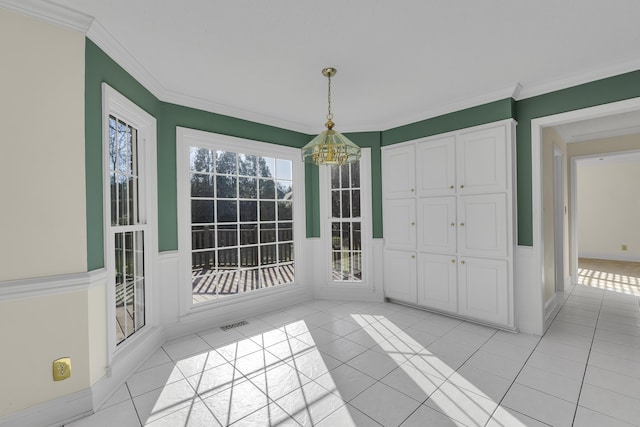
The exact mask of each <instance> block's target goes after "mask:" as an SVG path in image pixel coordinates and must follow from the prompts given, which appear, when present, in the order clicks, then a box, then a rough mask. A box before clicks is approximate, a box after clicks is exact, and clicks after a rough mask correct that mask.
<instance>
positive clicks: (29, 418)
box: [0, 388, 93, 427]
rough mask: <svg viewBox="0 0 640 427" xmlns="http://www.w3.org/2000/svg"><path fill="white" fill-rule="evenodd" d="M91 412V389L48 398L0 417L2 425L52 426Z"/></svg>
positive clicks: (6, 426) (18, 426) (13, 426)
mask: <svg viewBox="0 0 640 427" xmlns="http://www.w3.org/2000/svg"><path fill="white" fill-rule="evenodd" d="M91 413H93V407H92V401H91V389H89V388H86V389H84V390H80V391H78V392H75V393H72V394H68V395H66V396H62V397H58V398H55V399H51V400H48V401H46V402H44V403H40V404H37V405H33V406H30V407H28V408H26V409H23V410H21V411H18V412H14V413H12V414H9V415H5V416H2V417H0V425H2V426H4V427H42V426H48V427H54V426H60V425H66V424H67V423H69V422H71V421H74V420H77V419H80V418H82V417H85V416H87V415H90V414H91Z"/></svg>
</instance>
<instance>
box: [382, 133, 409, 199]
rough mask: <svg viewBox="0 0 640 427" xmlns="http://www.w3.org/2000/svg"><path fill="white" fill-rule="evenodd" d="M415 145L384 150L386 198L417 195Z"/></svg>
mask: <svg viewBox="0 0 640 427" xmlns="http://www.w3.org/2000/svg"><path fill="white" fill-rule="evenodd" d="M415 162H416V159H415V146H413V145H408V146H403V147H397V148H389V149H385V150H384V151H383V152H382V176H383V177H384V179H383V180H382V183H383V184H382V186H383V193H384V194H383V196H384V198H401V197H413V196H415V188H416V187H415V185H416V169H415V164H416V163H415Z"/></svg>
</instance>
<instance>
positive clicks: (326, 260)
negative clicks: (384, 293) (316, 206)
mask: <svg viewBox="0 0 640 427" xmlns="http://www.w3.org/2000/svg"><path fill="white" fill-rule="evenodd" d="M330 170H331V169H330V167H324V166H320V171H319V172H320V174H319V175H320V176H319V181H320V241H321V242H322V244H321V246H320V247H318V249H319V250H320V251H321V253H320V254H317V253H314V258H316V259H321V260H323V262H322V265H321V266H320V269H321V270H320V271H322V274H321V275H320V278H321V282H320V283H317V284H316V283H314V285H317V286H318V289H317V290H316V291H317V292H319V294H317V295H320V294H321V295H322V296H321V298H327V297H330V296H331V295H332V294H333V295H334V297H337V295H339V294H341V293H347V294H349V293H355V294H359V293H362V292H363V291H366V294H369V293H371V292H373V291H374V290H375V287H374V283H373V268H372V266H373V258H372V250H371V240H372V239H373V228H372V217H373V209H372V206H371V193H372V189H371V149H370V148H362V150H361V157H360V224H361V225H362V228H361V245H362V281H361V282H336V281H334V280H333V278H332V273H331V271H332V269H331V227H330V221H331V219H332V217H331V175H330V173H329V171H330ZM323 288H324V289H323ZM347 290H349V291H350V292H346V291H347ZM332 291H335V294H334V292H332ZM366 294H365V295H363V297H365V298H366V297H367V296H368V295H366Z"/></svg>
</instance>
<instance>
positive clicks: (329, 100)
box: [327, 74, 333, 120]
mask: <svg viewBox="0 0 640 427" xmlns="http://www.w3.org/2000/svg"><path fill="white" fill-rule="evenodd" d="M327 77H328V79H329V84H328V91H327V102H328V104H329V108H328V110H327V119H329V120H331V119H333V114H332V113H331V74H329V75H328V76H327Z"/></svg>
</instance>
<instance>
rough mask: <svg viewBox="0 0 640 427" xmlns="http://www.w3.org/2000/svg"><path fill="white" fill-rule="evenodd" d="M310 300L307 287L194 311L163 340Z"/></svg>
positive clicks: (167, 328)
mask: <svg viewBox="0 0 640 427" xmlns="http://www.w3.org/2000/svg"><path fill="white" fill-rule="evenodd" d="M311 298H312V296H311V293H310V291H309V290H308V289H307V288H306V287H302V286H299V287H295V288H292V289H290V290H288V291H285V292H279V293H276V294H269V295H265V296H264V297H261V298H253V299H250V300H247V301H238V302H233V303H229V304H225V305H219V306H217V307H216V308H215V309H206V310H205V309H203V310H201V311H194V312H192V313H189V314H187V315H184V316H182V317H181V318H180V320H179V321H178V322H177V323H174V324H172V325H168V326H167V327H166V328H165V338H166V339H167V340H170V339H172V338H177V337H180V336H184V335H187V334H191V333H194V332H199V331H203V330H206V329H210V328H214V327H216V326H221V325H224V324H227V323H233V322H237V321H240V320H244V319H248V318H251V317H255V316H258V315H261V314H265V313H268V312H270V311H274V310H281V309H285V308H288V307H290V306H291V305H294V304H298V303H301V302H303V301H308V300H310V299H311Z"/></svg>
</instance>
